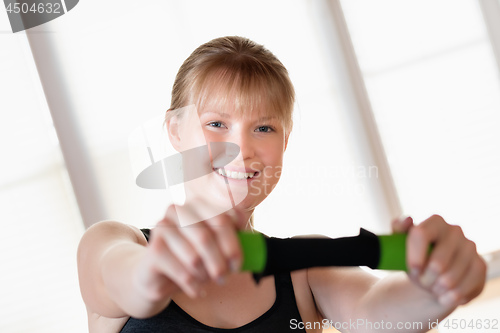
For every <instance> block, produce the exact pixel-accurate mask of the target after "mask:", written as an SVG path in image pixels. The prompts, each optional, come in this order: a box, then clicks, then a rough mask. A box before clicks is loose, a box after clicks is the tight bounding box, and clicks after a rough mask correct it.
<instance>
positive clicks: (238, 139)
mask: <svg viewBox="0 0 500 333" xmlns="http://www.w3.org/2000/svg"><path fill="white" fill-rule="evenodd" d="M231 142H233V143H235V144H237V145H238V146H239V147H240V156H241V158H242V159H243V160H248V159H252V158H253V157H254V156H255V151H256V142H255V140H254V139H253V137H252V135H251V134H250V133H247V132H246V131H242V130H238V131H235V132H234V133H233V135H232V136H231Z"/></svg>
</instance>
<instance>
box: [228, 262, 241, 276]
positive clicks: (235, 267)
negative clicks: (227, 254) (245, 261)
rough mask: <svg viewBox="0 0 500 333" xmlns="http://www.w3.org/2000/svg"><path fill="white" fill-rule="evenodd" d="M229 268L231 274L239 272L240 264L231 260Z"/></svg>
mask: <svg viewBox="0 0 500 333" xmlns="http://www.w3.org/2000/svg"><path fill="white" fill-rule="evenodd" d="M229 267H230V268H231V272H233V273H236V272H238V271H239V270H240V262H239V260H238V259H231V260H230V261H229Z"/></svg>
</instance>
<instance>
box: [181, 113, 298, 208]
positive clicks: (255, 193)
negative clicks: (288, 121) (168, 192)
mask: <svg viewBox="0 0 500 333" xmlns="http://www.w3.org/2000/svg"><path fill="white" fill-rule="evenodd" d="M192 118H193V117H190V118H188V119H184V120H183V123H184V126H182V127H181V130H180V132H179V138H180V140H179V148H180V149H181V151H182V150H187V149H191V148H193V147H196V146H201V145H208V146H210V143H212V142H229V143H233V144H235V145H237V146H238V147H239V154H238V155H237V156H236V158H235V159H233V160H232V161H231V162H229V163H228V164H226V165H225V166H224V167H217V166H214V163H212V162H213V158H214V157H213V153H212V156H211V161H210V162H211V163H212V172H211V173H210V174H209V175H207V176H206V177H204V180H200V181H199V182H198V183H197V184H194V183H193V184H192V186H190V188H191V190H195V191H197V192H198V195H202V196H203V197H205V198H207V199H208V200H209V201H210V202H213V203H214V204H216V205H217V204H222V205H223V206H224V204H226V205H227V204H228V202H227V201H230V202H229V203H230V204H231V205H230V206H229V208H231V207H232V205H233V204H234V205H237V206H239V207H240V208H242V209H244V210H245V211H250V210H253V208H255V207H256V206H257V205H258V204H259V203H261V202H262V201H263V200H264V199H265V198H266V197H267V196H268V195H269V193H271V191H272V190H273V189H274V187H275V186H276V184H277V183H278V180H279V178H280V176H281V168H282V163H283V154H284V152H285V148H286V144H287V140H288V135H287V134H286V133H285V128H284V125H283V122H282V121H281V119H278V118H277V117H275V116H274V115H273V114H272V113H271V112H268V110H266V109H265V108H261V109H258V110H253V111H247V110H243V112H238V111H236V110H235V109H234V108H233V103H229V105H225V106H224V107H223V108H214V107H205V108H204V109H202V110H198V111H197V112H196V116H195V117H194V118H198V119H195V120H194V121H193V119H192ZM196 122H199V125H201V130H199V128H195V127H197V126H196V125H195V123H196ZM215 164H216V163H215ZM228 192H229V197H228Z"/></svg>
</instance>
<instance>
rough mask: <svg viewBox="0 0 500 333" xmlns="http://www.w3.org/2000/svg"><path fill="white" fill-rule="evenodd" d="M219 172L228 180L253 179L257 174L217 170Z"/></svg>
mask: <svg viewBox="0 0 500 333" xmlns="http://www.w3.org/2000/svg"><path fill="white" fill-rule="evenodd" d="M217 172H218V173H219V174H220V175H222V176H224V177H227V178H232V179H247V178H253V176H255V172H238V171H227V172H226V170H224V169H222V168H220V169H217Z"/></svg>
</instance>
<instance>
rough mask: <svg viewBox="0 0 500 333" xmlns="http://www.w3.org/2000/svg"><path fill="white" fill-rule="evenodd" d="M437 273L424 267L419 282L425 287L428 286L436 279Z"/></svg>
mask: <svg viewBox="0 0 500 333" xmlns="http://www.w3.org/2000/svg"><path fill="white" fill-rule="evenodd" d="M437 276H438V275H437V273H436V272H435V271H434V270H432V269H426V270H425V273H424V275H422V276H421V277H420V283H421V284H422V286H424V287H425V288H430V287H431V286H432V285H433V284H434V282H436V279H437Z"/></svg>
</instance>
